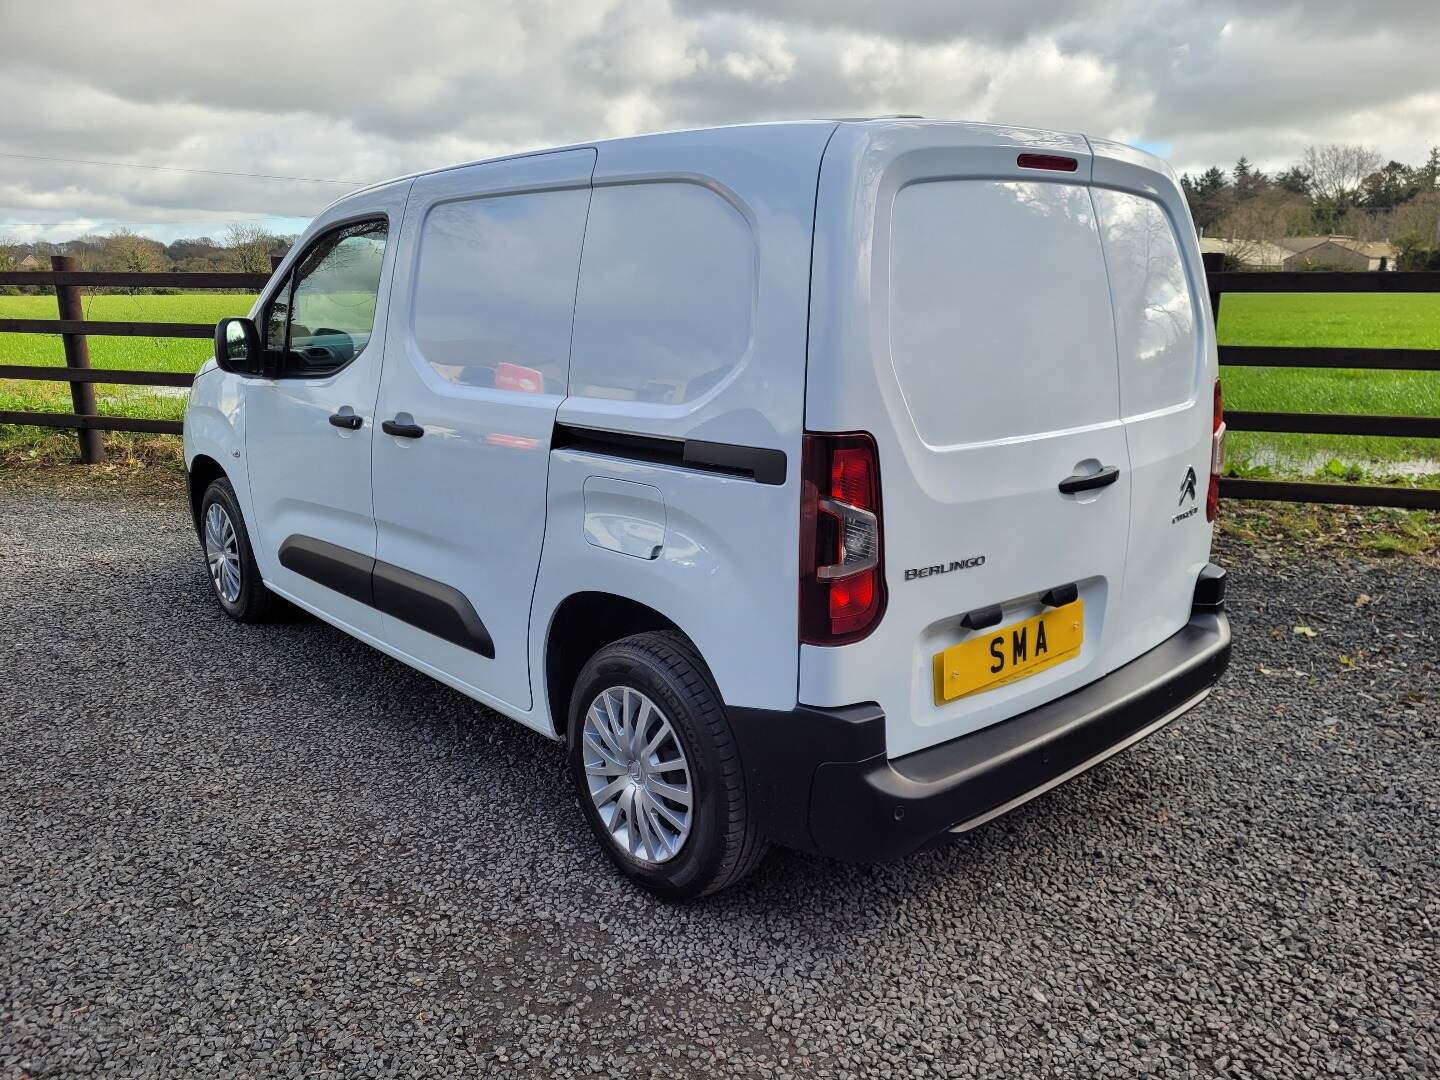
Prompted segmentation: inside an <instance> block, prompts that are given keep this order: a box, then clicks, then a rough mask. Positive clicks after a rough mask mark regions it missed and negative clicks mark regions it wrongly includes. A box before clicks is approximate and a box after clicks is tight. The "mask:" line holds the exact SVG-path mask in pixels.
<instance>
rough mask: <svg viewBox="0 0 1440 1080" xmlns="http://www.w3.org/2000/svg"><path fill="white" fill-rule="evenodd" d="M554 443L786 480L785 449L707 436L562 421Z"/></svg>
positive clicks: (765, 479)
mask: <svg viewBox="0 0 1440 1080" xmlns="http://www.w3.org/2000/svg"><path fill="white" fill-rule="evenodd" d="M550 445H551V447H552V448H553V449H556V450H561V449H571V450H581V451H585V452H588V453H593V454H606V455H608V456H610V457H619V458H627V459H629V460H632V461H645V462H649V463H651V464H655V465H673V466H675V467H676V468H681V469H694V470H696V471H699V472H713V473H719V474H721V475H723V476H738V477H742V478H744V479H746V480H754V481H755V482H756V483H757V484H771V485H777V486H778V485H781V484H784V483H785V469H786V459H785V452H784V451H783V450H771V449H767V448H766V447H763V446H737V445H734V444H731V443H718V442H707V441H705V440H704V439H671V438H665V437H662V436H658V435H636V434H633V433H630V432H625V431H604V430H602V429H600V428H587V427H576V426H574V425H571V424H558V423H557V424H556V425H555V434H554V437H553V438H552V439H551V443H550Z"/></svg>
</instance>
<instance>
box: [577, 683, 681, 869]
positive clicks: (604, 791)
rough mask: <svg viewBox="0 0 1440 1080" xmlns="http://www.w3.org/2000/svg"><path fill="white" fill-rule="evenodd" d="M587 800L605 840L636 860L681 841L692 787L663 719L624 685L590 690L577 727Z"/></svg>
mask: <svg viewBox="0 0 1440 1080" xmlns="http://www.w3.org/2000/svg"><path fill="white" fill-rule="evenodd" d="M580 739H581V750H582V754H583V758H584V766H585V781H586V786H587V787H588V789H589V792H590V800H591V802H592V803H593V805H594V807H595V811H596V813H597V814H599V816H600V822H601V824H602V825H603V826H604V828H605V832H606V835H607V836H608V837H609V839H610V842H611V843H613V844H614V845H615V846H616V847H618V848H619V849H620V850H621V851H623V852H624V853H625V854H626V855H628V856H629V857H630V858H632V859H635V860H637V861H639V862H642V863H656V864H658V863H664V862H668V861H669V860H671V859H673V858H674V857H675V856H676V855H678V854H679V853H680V850H681V849H682V848H683V847H684V846H685V841H686V839H687V838H688V837H689V836H690V830H691V826H692V824H693V822H694V809H695V789H694V784H693V782H692V780H691V775H690V763H689V761H688V760H687V758H686V757H685V750H684V748H683V747H682V746H681V745H680V740H679V738H678V737H677V736H676V734H675V729H674V728H673V727H671V725H670V721H669V719H668V718H667V717H666V716H665V714H664V713H663V712H661V710H660V708H659V707H658V706H657V705H656V704H655V702H654V701H652V700H651V699H650V698H649V697H648V696H646V695H645V694H643V693H641V692H640V691H639V690H636V689H634V688H633V687H629V686H612V687H609V688H608V689H605V690H602V691H601V692H600V693H598V694H596V695H595V698H594V700H593V701H591V702H590V707H589V708H588V709H586V710H585V727H584V730H583V731H582V732H581V737H580Z"/></svg>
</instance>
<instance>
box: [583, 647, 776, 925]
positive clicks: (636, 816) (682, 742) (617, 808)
mask: <svg viewBox="0 0 1440 1080" xmlns="http://www.w3.org/2000/svg"><path fill="white" fill-rule="evenodd" d="M570 701H571V704H570V725H569V764H570V773H571V777H572V779H573V780H574V782H575V787H576V790H577V792H578V794H579V796H580V804H581V807H582V808H583V811H584V814H585V818H586V820H587V821H588V822H589V824H590V828H591V830H592V831H593V832H594V833H595V835H596V837H597V838H598V839H599V841H600V844H601V846H602V847H604V849H605V851H606V853H607V854H608V855H609V856H610V859H611V860H612V861H613V862H614V863H615V865H616V866H617V867H619V869H620V870H621V872H623V873H624V874H625V875H626V876H627V877H629V878H630V879H631V880H633V881H636V882H638V883H639V884H641V885H643V886H645V887H646V888H647V889H650V890H651V891H652V892H655V893H657V894H658V895H661V896H665V897H669V898H672V899H677V900H683V899H689V898H691V897H695V896H702V895H704V894H706V893H710V892H715V891H716V890H718V889H723V888H725V887H726V886H727V885H731V884H733V883H734V882H736V881H739V880H740V879H741V878H743V877H744V876H745V875H746V874H748V873H750V871H752V870H753V869H754V868H755V867H756V866H758V865H759V863H760V860H761V859H762V858H763V857H764V855H765V850H766V844H765V841H764V839H763V838H762V836H761V835H760V831H759V825H758V822H757V821H756V820H755V815H754V814H753V813H752V812H751V810H750V808H749V806H748V804H747V801H746V797H745V783H744V775H743V772H742V770H741V766H740V753H739V749H738V747H737V746H736V744H735V736H734V735H733V734H732V732H731V730H730V724H729V721H728V720H727V719H726V716H725V709H724V706H723V705H722V704H721V701H720V695H719V694H718V693H717V692H716V690H715V688H714V685H713V683H712V682H711V680H710V675H709V672H708V671H707V670H706V668H705V665H704V662H703V661H702V660H701V659H700V657H699V655H698V654H697V653H696V652H695V649H694V647H693V646H692V645H691V644H690V643H689V642H688V641H687V640H686V639H684V638H682V637H680V636H679V635H678V634H672V633H645V634H636V635H634V636H633V637H628V638H623V639H622V640H620V641H617V642H614V643H613V644H611V645H607V646H606V647H605V648H603V649H601V650H600V651H599V652H598V653H596V654H595V655H594V656H593V657H591V659H590V661H589V663H587V664H586V665H585V667H584V668H583V669H582V670H581V672H580V677H579V679H577V680H576V684H575V689H574V692H573V694H572V695H571V699H570Z"/></svg>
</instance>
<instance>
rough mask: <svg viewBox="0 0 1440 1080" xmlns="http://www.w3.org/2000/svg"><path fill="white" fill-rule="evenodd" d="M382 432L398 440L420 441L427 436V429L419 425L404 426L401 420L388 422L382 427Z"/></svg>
mask: <svg viewBox="0 0 1440 1080" xmlns="http://www.w3.org/2000/svg"><path fill="white" fill-rule="evenodd" d="M380 430H381V431H383V432H385V434H386V435H394V436H395V437H396V438H397V439H418V438H420V436H421V435H424V434H425V429H424V428H423V427H421V426H420V425H419V424H402V423H401V422H400V421H399V420H386V421H385V422H384V423H382V424H381V425H380Z"/></svg>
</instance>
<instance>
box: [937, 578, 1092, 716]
mask: <svg viewBox="0 0 1440 1080" xmlns="http://www.w3.org/2000/svg"><path fill="white" fill-rule="evenodd" d="M1084 636H1085V601H1084V600H1075V601H1072V602H1071V603H1069V604H1066V605H1065V606H1064V607H1058V608H1055V609H1054V610H1052V611H1047V612H1045V613H1044V614H1043V615H1036V616H1035V617H1034V618H1033V619H1026V620H1025V621H1024V622H1018V623H1012V624H1011V625H1009V626H1002V627H999V628H998V629H995V630H988V631H982V632H981V633H979V634H977V635H976V636H975V637H973V638H971V639H970V640H969V641H962V642H961V643H960V644H959V645H951V646H950V648H948V649H946V650H945V651H944V652H938V653H936V654H935V704H936V705H943V704H945V702H947V701H954V700H955V699H956V698H961V697H964V696H965V695H967V694H977V693H979V692H980V691H982V690H993V689H995V687H997V686H1004V685H1005V684H1006V683H1011V682H1014V681H1015V680H1016V679H1024V678H1027V677H1028V676H1030V675H1034V674H1035V673H1036V672H1037V671H1043V670H1045V669H1046V668H1048V667H1054V666H1055V665H1056V664H1062V663H1064V662H1065V661H1066V660H1071V659H1073V658H1074V657H1075V656H1077V655H1079V652H1080V644H1081V641H1082V640H1083V639H1084Z"/></svg>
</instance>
